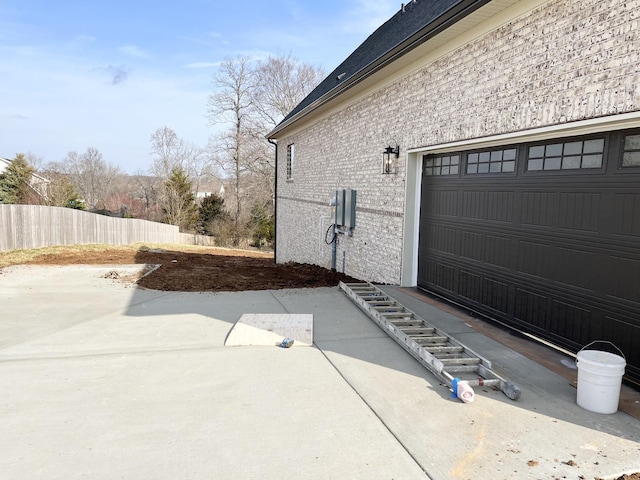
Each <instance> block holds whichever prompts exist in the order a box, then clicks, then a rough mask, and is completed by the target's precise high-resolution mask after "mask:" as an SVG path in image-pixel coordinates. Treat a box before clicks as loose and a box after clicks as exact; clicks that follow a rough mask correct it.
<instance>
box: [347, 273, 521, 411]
mask: <svg viewBox="0 0 640 480" xmlns="http://www.w3.org/2000/svg"><path fill="white" fill-rule="evenodd" d="M340 289H341V290H343V291H344V293H345V294H346V295H347V296H348V297H349V298H350V299H351V300H352V301H353V302H354V303H355V304H356V305H358V307H360V309H361V310H363V311H364V312H365V313H366V314H367V315H368V316H369V317H371V318H372V319H373V320H374V321H375V322H376V323H377V324H378V326H380V327H381V328H382V329H383V330H384V331H385V332H387V334H388V335H389V336H391V337H392V338H393V339H394V340H395V341H396V342H398V343H399V344H400V345H401V346H402V347H403V348H404V349H405V350H407V351H408V352H409V353H410V354H411V355H412V356H413V357H414V358H415V359H416V360H418V361H419V362H420V363H421V364H422V365H423V366H425V367H426V368H427V369H428V370H429V371H431V373H433V374H434V375H435V376H436V377H438V378H439V379H440V380H441V381H442V382H444V383H446V384H447V385H448V386H449V388H450V389H451V390H452V391H453V393H454V395H457V396H459V391H460V390H459V389H458V386H459V383H462V382H464V383H466V384H467V386H468V387H480V386H488V387H495V388H499V389H500V390H501V391H502V392H503V393H504V394H505V395H506V396H507V397H509V398H510V399H511V400H517V399H518V398H520V389H519V388H518V387H517V386H516V385H515V384H513V383H512V382H509V381H507V380H505V379H504V378H502V377H501V376H499V375H498V374H497V373H495V372H494V371H493V370H491V362H490V361H489V360H487V359H485V358H482V357H481V356H480V355H478V354H477V353H475V352H473V351H472V350H470V349H469V348H467V347H465V346H464V345H463V344H462V343H460V342H458V341H457V340H455V339H454V338H452V337H450V336H449V335H447V334H446V333H444V332H443V331H442V330H439V329H438V328H436V327H434V326H433V325H430V324H429V323H427V322H426V321H425V320H423V319H422V318H420V317H418V316H417V315H416V314H415V313H413V312H412V311H410V310H408V309H406V308H405V307H403V306H402V305H401V304H399V303H398V302H396V301H395V300H394V299H393V298H391V297H389V296H388V295H387V294H385V293H384V292H383V291H382V290H380V289H379V288H377V287H375V286H374V285H372V284H370V283H344V282H340ZM468 387H465V388H468ZM472 394H473V391H472ZM460 398H462V397H460ZM463 400H464V399H463Z"/></svg>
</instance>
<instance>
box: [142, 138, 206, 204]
mask: <svg viewBox="0 0 640 480" xmlns="http://www.w3.org/2000/svg"><path fill="white" fill-rule="evenodd" d="M151 153H152V154H153V155H154V159H153V165H152V166H151V173H152V174H153V175H155V176H156V177H158V178H161V179H167V178H169V176H170V175H171V172H172V171H173V170H174V169H175V168H177V167H180V168H181V169H182V170H183V171H184V172H185V173H186V174H187V176H188V177H189V179H190V180H191V182H192V184H193V187H194V190H195V192H194V193H195V194H196V196H197V194H198V192H199V190H200V185H201V183H202V180H203V178H205V177H207V176H215V174H214V173H213V171H212V169H211V166H210V162H209V159H208V158H207V156H206V152H205V150H204V149H203V148H201V147H197V146H196V145H194V144H192V143H189V142H187V141H185V140H183V139H181V138H180V137H178V135H177V134H176V132H175V131H174V130H172V129H171V128H169V127H166V126H165V127H161V128H159V129H158V130H156V131H155V132H154V133H153V135H151Z"/></svg>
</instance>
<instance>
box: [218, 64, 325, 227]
mask: <svg viewBox="0 0 640 480" xmlns="http://www.w3.org/2000/svg"><path fill="white" fill-rule="evenodd" d="M322 77H323V72H322V71H321V70H320V69H318V68H316V67H312V66H309V65H304V64H301V63H299V62H298V61H297V60H296V59H295V58H293V57H292V56H291V55H288V56H286V57H270V58H268V59H267V60H265V61H263V62H257V63H255V64H253V63H252V62H251V60H250V59H249V58H248V57H242V56H240V57H236V58H226V59H225V60H224V62H222V64H221V66H220V70H219V72H218V74H217V75H216V76H215V77H214V79H213V85H214V93H212V94H211V95H210V96H209V103H208V117H209V121H210V123H211V124H212V125H216V124H228V125H229V128H228V129H227V130H223V131H222V132H220V133H218V134H216V135H215V136H213V137H212V138H211V140H210V145H209V150H210V152H211V155H212V158H213V159H214V160H215V161H216V162H217V163H218V164H219V165H220V166H221V168H222V169H223V171H224V172H226V173H227V174H228V176H229V178H230V179H231V181H232V182H233V192H232V198H228V199H226V201H225V204H226V205H227V206H228V207H230V208H233V209H234V210H233V211H234V214H233V215H232V217H233V220H234V225H235V229H236V232H240V229H241V224H242V222H247V221H249V220H250V210H252V209H253V208H254V207H255V206H259V207H260V208H262V209H263V210H264V211H266V212H268V213H269V214H272V213H273V195H274V190H275V188H274V187H275V178H274V170H275V165H274V155H273V147H271V145H269V143H268V142H267V141H266V136H267V134H268V133H269V132H270V131H271V130H272V129H273V128H274V127H275V126H276V125H277V124H278V123H279V122H280V121H281V120H282V119H283V118H284V117H285V116H286V115H287V114H288V113H289V112H290V111H291V110H292V109H293V108H295V107H296V105H298V103H299V102H300V101H302V100H303V99H304V97H305V96H306V95H307V94H308V93H309V92H310V91H311V90H312V89H313V88H314V87H315V86H316V85H317V84H318V82H319V81H320V80H321V79H322Z"/></svg>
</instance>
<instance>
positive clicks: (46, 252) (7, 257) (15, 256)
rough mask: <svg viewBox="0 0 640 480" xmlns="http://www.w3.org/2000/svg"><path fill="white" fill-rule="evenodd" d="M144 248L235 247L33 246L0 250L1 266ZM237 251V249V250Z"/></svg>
mask: <svg viewBox="0 0 640 480" xmlns="http://www.w3.org/2000/svg"><path fill="white" fill-rule="evenodd" d="M144 250H147V251H148V250H167V251H180V252H197V253H221V254H224V252H225V251H231V250H234V249H226V248H221V247H205V246H201V245H176V244H168V243H153V244H147V243H134V244H131V245H103V244H86V245H84V244H83V245H61V246H56V247H42V248H33V249H30V250H9V251H6V252H0V268H3V267H8V266H10V265H23V264H25V263H29V262H34V261H37V260H38V259H39V258H41V257H45V256H51V255H61V256H64V255H81V254H86V255H91V254H92V253H94V254H95V253H102V252H114V251H116V252H132V253H135V252H138V251H144ZM236 251H237V250H236ZM251 252H252V253H253V254H254V255H258V256H265V257H270V256H273V252H258V251H255V250H254V251H251Z"/></svg>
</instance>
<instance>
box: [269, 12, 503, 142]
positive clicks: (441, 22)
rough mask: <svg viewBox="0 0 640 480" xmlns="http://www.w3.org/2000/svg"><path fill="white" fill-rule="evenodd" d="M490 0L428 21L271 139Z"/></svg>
mask: <svg viewBox="0 0 640 480" xmlns="http://www.w3.org/2000/svg"><path fill="white" fill-rule="evenodd" d="M490 1H491V0H466V1H465V2H462V3H460V4H458V5H456V7H455V8H453V9H451V10H449V11H448V12H446V13H445V14H443V15H441V16H440V17H438V18H437V19H435V20H434V21H432V22H431V23H429V25H426V26H425V27H424V28H422V29H421V30H419V31H418V32H416V33H415V34H413V35H412V36H410V37H409V38H407V39H406V40H404V41H403V42H401V43H399V44H398V45H396V46H395V47H394V48H392V49H390V50H389V51H387V53H385V54H384V55H382V56H380V57H379V58H378V59H376V60H375V61H373V62H371V63H370V64H369V65H367V66H366V67H364V68H362V69H361V70H360V71H358V72H356V73H355V74H353V75H351V76H350V77H349V78H347V79H346V80H345V81H344V82H343V83H341V84H340V85H338V86H336V87H335V88H333V89H331V90H329V91H328V92H327V93H325V94H324V95H323V96H321V97H320V98H318V99H317V100H316V101H314V102H313V103H311V104H309V105H308V106H307V107H305V108H304V109H302V110H300V111H299V112H298V113H297V114H295V115H294V116H292V117H291V118H289V119H287V120H286V121H283V122H282V123H280V124H279V125H278V126H276V127H275V128H274V129H273V130H272V131H271V132H269V134H268V135H267V138H268V139H275V138H277V135H278V134H279V133H280V132H282V131H283V130H285V129H287V128H288V127H290V126H291V125H293V124H294V123H296V122H297V121H298V120H300V119H302V118H304V117H306V116H307V115H309V114H310V113H311V112H313V111H315V110H317V109H318V108H319V107H321V106H322V105H325V104H326V103H328V102H330V101H331V100H333V99H335V98H336V97H339V96H340V95H342V94H343V93H344V92H345V91H347V90H349V89H351V88H352V87H354V86H355V85H357V84H359V83H360V82H362V81H363V80H365V79H366V78H368V77H370V76H371V75H373V74H374V73H376V72H378V71H379V70H381V69H382V68H384V67H386V66H388V65H389V64H391V63H393V62H394V61H396V60H397V59H398V58H400V57H402V56H403V55H405V54H406V53H408V52H410V51H411V50H413V49H414V48H416V47H419V46H420V45H422V44H423V43H425V42H427V41H428V40H429V39H431V38H433V37H435V36H436V35H438V34H439V33H441V32H443V31H444V30H446V29H447V28H449V27H451V26H453V25H455V24H456V23H457V22H459V21H460V20H462V19H463V18H465V17H466V16H468V15H470V14H471V13H473V12H474V11H476V10H477V9H478V8H480V7H482V6H483V5H486V4H487V3H489V2H490Z"/></svg>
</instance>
